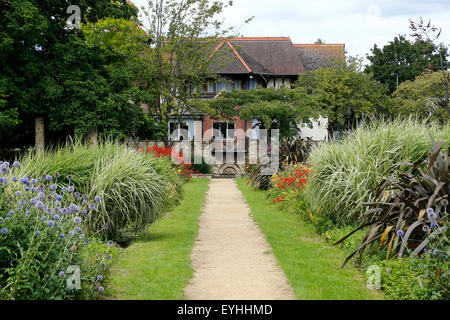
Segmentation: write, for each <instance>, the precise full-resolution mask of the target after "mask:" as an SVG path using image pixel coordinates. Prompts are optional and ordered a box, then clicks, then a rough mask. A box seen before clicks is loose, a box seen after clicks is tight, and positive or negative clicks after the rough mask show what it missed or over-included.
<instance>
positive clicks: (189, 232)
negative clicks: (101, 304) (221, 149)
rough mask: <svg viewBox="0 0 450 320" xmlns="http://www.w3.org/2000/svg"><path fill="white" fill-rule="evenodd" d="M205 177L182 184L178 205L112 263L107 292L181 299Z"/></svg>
mask: <svg viewBox="0 0 450 320" xmlns="http://www.w3.org/2000/svg"><path fill="white" fill-rule="evenodd" d="M208 185H209V180H208V179H194V180H191V182H190V183H188V184H186V185H185V187H184V198H183V200H182V201H181V203H180V205H179V206H178V207H176V208H174V209H173V210H171V211H170V212H168V213H167V214H166V215H164V216H163V217H162V218H161V219H160V220H158V221H157V222H155V223H154V224H153V225H150V226H149V227H148V228H147V230H146V231H145V232H144V233H143V234H142V235H141V236H140V238H139V240H138V241H136V242H135V243H133V244H132V245H131V246H130V247H128V248H127V249H125V250H124V252H123V253H122V255H121V256H120V257H119V262H118V263H117V264H116V265H115V266H114V267H113V269H112V272H111V276H110V277H109V282H108V284H107V294H108V295H109V296H111V297H112V298H114V299H123V300H182V299H184V292H183V289H184V287H186V286H187V285H188V283H189V280H190V279H191V278H192V276H193V274H194V270H193V269H192V267H191V260H190V253H191V250H192V247H193V246H194V243H195V239H196V237H197V234H198V228H199V217H200V214H201V209H202V207H203V202H204V199H205V195H206V191H207V190H208Z"/></svg>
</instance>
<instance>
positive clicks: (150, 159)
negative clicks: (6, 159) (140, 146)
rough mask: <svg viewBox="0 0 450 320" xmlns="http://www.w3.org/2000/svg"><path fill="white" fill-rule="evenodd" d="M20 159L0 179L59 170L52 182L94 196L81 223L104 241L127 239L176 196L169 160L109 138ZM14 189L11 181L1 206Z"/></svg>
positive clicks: (177, 176)
mask: <svg viewBox="0 0 450 320" xmlns="http://www.w3.org/2000/svg"><path fill="white" fill-rule="evenodd" d="M20 162H21V166H20V167H18V168H16V171H15V174H14V175H12V174H11V172H10V171H9V169H7V168H5V169H4V171H5V172H6V171H8V172H6V173H5V178H6V179H9V181H13V180H14V179H15V176H17V177H27V176H35V177H38V178H41V179H44V180H45V177H43V175H45V176H48V175H49V174H50V175H52V174H53V175H54V173H55V172H59V174H60V176H61V177H60V178H59V179H58V185H59V186H61V187H62V188H66V189H67V191H69V192H74V190H75V192H77V193H78V192H79V193H81V194H88V195H89V196H90V198H93V197H95V196H97V195H98V196H100V197H101V201H99V202H95V203H91V204H90V207H91V208H95V209H97V210H95V213H94V214H93V215H92V216H90V217H89V219H87V221H86V226H87V228H88V231H89V232H90V233H92V234H94V233H95V234H97V235H98V236H100V237H102V238H104V239H107V238H108V239H109V238H111V239H114V240H124V239H123V238H124V234H125V233H127V238H128V235H129V232H127V231H130V230H132V231H133V232H134V233H135V231H137V230H140V229H142V228H144V227H145V226H146V225H147V224H148V223H151V222H153V221H154V220H155V219H156V217H158V215H159V214H161V213H162V212H164V211H165V210H166V209H167V208H168V207H170V206H171V205H172V204H173V203H174V202H176V201H177V200H178V199H179V198H180V197H181V192H182V184H183V179H180V174H179V173H178V172H177V171H176V170H175V169H174V167H173V165H172V163H171V162H170V160H169V159H167V158H157V157H155V156H154V155H153V154H151V153H149V154H144V153H142V152H138V151H136V150H134V149H132V148H129V147H127V146H126V145H125V144H122V143H119V142H114V141H111V140H106V141H103V142H101V143H99V144H98V145H97V146H95V147H92V146H91V147H90V146H88V145H86V144H82V143H80V142H70V141H69V142H68V143H67V144H66V145H65V146H60V147H57V148H55V149H53V150H49V151H47V152H40V153H39V152H33V151H30V152H29V153H28V154H26V155H25V156H23V157H22V159H20ZM17 177H16V178H17ZM46 181H47V180H46ZM47 182H48V181H47ZM64 190H65V189H64ZM15 191H17V190H16V188H15V186H14V185H12V186H11V187H10V188H9V189H8V190H7V192H6V193H5V194H4V195H1V194H0V205H1V204H3V205H6V204H7V199H8V197H10V196H11V195H12V194H13V193H14V192H15ZM88 209H89V207H88V208H87V210H88Z"/></svg>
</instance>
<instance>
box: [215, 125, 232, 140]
mask: <svg viewBox="0 0 450 320" xmlns="http://www.w3.org/2000/svg"><path fill="white" fill-rule="evenodd" d="M235 136H236V134H235V124H234V122H214V123H213V138H214V140H225V139H227V140H234V138H235Z"/></svg>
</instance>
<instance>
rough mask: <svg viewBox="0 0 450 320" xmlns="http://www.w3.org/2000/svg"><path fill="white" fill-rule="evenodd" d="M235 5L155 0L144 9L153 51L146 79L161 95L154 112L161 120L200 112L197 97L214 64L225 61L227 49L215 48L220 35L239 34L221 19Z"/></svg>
mask: <svg viewBox="0 0 450 320" xmlns="http://www.w3.org/2000/svg"><path fill="white" fill-rule="evenodd" d="M231 5H232V1H230V2H229V4H228V5H225V4H224V3H223V2H222V1H216V0H213V1H212V0H182V1H178V0H150V1H149V2H148V7H147V8H142V9H143V10H144V12H145V16H146V18H147V19H148V25H149V28H148V30H147V32H148V35H149V37H150V39H152V48H153V50H152V51H151V52H150V54H149V55H147V56H146V59H147V61H148V69H146V72H145V73H144V74H142V75H141V79H140V83H148V85H149V87H150V89H151V90H153V92H154V93H155V95H156V96H157V97H158V99H157V100H156V103H154V104H152V105H150V112H151V113H152V114H154V115H158V116H159V118H160V121H162V122H165V121H167V119H168V117H171V116H175V117H178V118H180V117H181V116H182V115H183V114H184V113H186V112H191V113H192V112H194V111H195V110H193V104H192V103H191V99H192V98H195V97H198V96H199V93H200V92H201V90H202V89H203V86H204V84H205V83H206V81H207V80H208V79H211V78H213V77H214V75H213V74H212V72H211V69H210V67H211V66H213V65H221V64H223V63H224V60H225V58H224V55H223V54H213V53H214V49H215V48H216V47H217V46H218V45H219V44H220V42H221V41H222V40H221V39H220V38H226V37H229V36H231V35H233V32H234V28H225V27H224V25H223V21H222V20H219V19H218V16H219V14H220V13H221V12H222V11H223V10H224V9H226V8H227V7H229V6H231ZM152 85H153V86H152Z"/></svg>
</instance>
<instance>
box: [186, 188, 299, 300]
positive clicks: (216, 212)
mask: <svg viewBox="0 0 450 320" xmlns="http://www.w3.org/2000/svg"><path fill="white" fill-rule="evenodd" d="M191 258H192V263H193V268H194V270H195V274H194V278H193V279H192V280H191V283H190V284H189V285H188V286H187V287H186V288H185V294H186V298H187V299H188V300H294V299H296V297H295V294H294V292H293V290H292V288H291V286H290V285H289V284H288V281H287V279H286V276H285V275H284V273H283V271H282V270H281V268H280V266H279V265H278V263H277V261H276V259H275V257H274V256H273V254H272V251H271V248H270V246H269V244H268V243H267V241H266V239H265V236H264V235H263V234H262V233H261V231H260V230H259V228H258V226H257V225H256V223H255V222H254V220H253V218H252V217H251V215H250V209H249V207H248V205H247V203H246V202H245V200H244V197H243V195H242V193H241V192H240V191H239V190H238V188H237V185H236V182H235V181H234V180H232V179H213V180H211V183H210V189H209V191H208V193H207V195H206V201H205V207H204V209H203V213H202V216H201V218H200V230H199V235H198V238H197V241H196V244H195V246H194V248H193V250H192V253H191Z"/></svg>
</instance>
